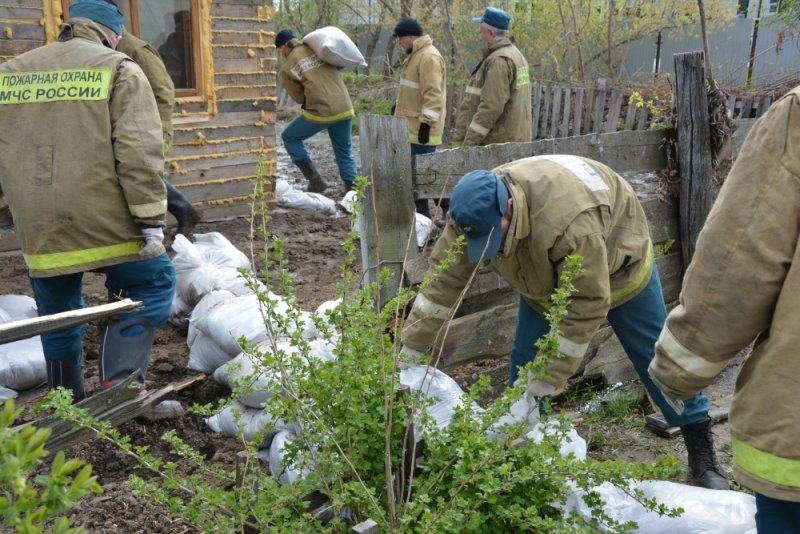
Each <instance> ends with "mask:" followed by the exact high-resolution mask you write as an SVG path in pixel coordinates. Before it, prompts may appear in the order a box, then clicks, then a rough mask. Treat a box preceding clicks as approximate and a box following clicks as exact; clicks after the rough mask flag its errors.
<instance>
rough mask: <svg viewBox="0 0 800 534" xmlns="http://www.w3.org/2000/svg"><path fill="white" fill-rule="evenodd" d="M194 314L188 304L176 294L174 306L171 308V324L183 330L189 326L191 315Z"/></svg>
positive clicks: (173, 300) (173, 301)
mask: <svg viewBox="0 0 800 534" xmlns="http://www.w3.org/2000/svg"><path fill="white" fill-rule="evenodd" d="M191 313H192V308H191V307H190V306H189V305H188V304H186V303H185V302H184V301H183V299H182V298H181V297H180V295H178V293H175V297H174V298H173V299H172V305H171V306H170V308H169V322H170V324H172V325H175V326H177V327H179V328H183V327H185V326H187V325H188V324H189V315H191Z"/></svg>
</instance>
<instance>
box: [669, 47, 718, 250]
mask: <svg viewBox="0 0 800 534" xmlns="http://www.w3.org/2000/svg"><path fill="white" fill-rule="evenodd" d="M703 65H704V59H703V53H702V52H689V53H686V54H676V55H675V102H676V109H677V118H678V151H677V153H678V167H679V170H680V176H681V192H680V204H679V205H680V221H681V232H680V235H681V245H682V247H683V261H684V265H689V263H690V262H691V260H692V256H693V255H694V249H695V246H696V244H697V238H698V236H699V234H700V230H701V229H702V227H703V224H704V223H705V221H706V217H707V216H708V212H709V211H710V210H711V205H712V204H713V203H714V184H713V182H712V177H713V175H714V172H713V166H712V162H711V135H710V126H709V119H708V100H707V96H706V88H705V80H706V77H705V70H704V66H703Z"/></svg>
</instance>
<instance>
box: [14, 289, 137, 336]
mask: <svg viewBox="0 0 800 534" xmlns="http://www.w3.org/2000/svg"><path fill="white" fill-rule="evenodd" d="M141 306H142V303H141V302H138V301H133V300H131V299H123V300H120V301H119V302H112V303H109V304H101V305H99V306H89V307H86V308H82V309H80V310H70V311H65V312H61V313H55V314H52V315H43V316H41V317H32V318H30V319H23V320H20V321H9V322H7V323H3V324H0V344H2V343H11V342H12V341H18V340H20V339H27V338H29V337H34V336H38V335H39V334H44V333H45V332H52V331H53V330H60V329H62V328H67V327H70V326H75V325H79V324H83V323H88V322H89V321H94V320H95V319H101V318H103V317H109V316H111V315H116V314H118V313H122V312H126V311H131V310H135V309H138V308H140V307H141Z"/></svg>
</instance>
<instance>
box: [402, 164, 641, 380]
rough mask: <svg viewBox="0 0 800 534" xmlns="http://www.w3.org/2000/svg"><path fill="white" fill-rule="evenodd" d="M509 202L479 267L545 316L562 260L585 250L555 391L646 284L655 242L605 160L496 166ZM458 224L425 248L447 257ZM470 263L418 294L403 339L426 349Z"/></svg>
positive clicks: (554, 372) (553, 371) (437, 258)
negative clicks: (508, 213) (611, 316)
mask: <svg viewBox="0 0 800 534" xmlns="http://www.w3.org/2000/svg"><path fill="white" fill-rule="evenodd" d="M492 172H494V173H495V174H496V175H497V176H498V177H499V178H500V179H501V180H503V182H504V183H505V184H506V186H507V187H508V189H509V191H510V193H511V198H512V199H513V217H512V220H511V224H510V227H509V229H508V233H507V236H506V240H505V245H504V247H503V249H502V250H500V251H499V252H498V253H497V254H496V255H495V256H494V257H493V258H492V259H491V260H489V261H488V262H487V263H486V264H485V266H486V267H487V268H488V269H490V270H492V271H494V272H496V273H497V274H498V275H500V276H501V277H502V278H503V279H504V280H505V281H506V282H508V284H509V285H510V286H511V287H512V288H513V289H514V290H515V291H517V292H518V293H520V294H521V295H522V296H523V297H524V298H525V300H526V302H527V303H528V304H530V305H531V306H532V307H533V308H534V309H536V310H537V311H539V312H544V311H545V308H546V307H547V306H548V305H549V299H550V296H551V295H552V294H553V292H554V290H555V289H556V287H557V285H558V283H559V282H558V277H559V274H560V272H561V267H562V264H563V260H564V258H565V257H566V256H568V255H570V254H580V255H581V256H582V258H583V259H582V262H583V267H584V269H585V271H584V273H583V274H582V275H580V276H579V277H577V278H576V279H575V280H574V282H573V283H574V285H575V287H576V288H577V292H576V294H575V295H573V297H572V303H571V305H570V308H569V314H568V316H567V317H566V318H565V319H564V321H563V322H562V323H561V325H560V327H561V330H562V331H563V337H562V339H561V340H560V341H561V343H562V344H561V351H562V354H563V355H564V356H565V357H564V358H560V359H556V360H555V361H554V362H553V364H552V365H551V367H550V368H549V369H548V374H549V375H550V378H548V381H549V382H551V383H553V385H555V386H556V387H559V386H560V385H562V384H563V382H565V381H566V379H567V378H568V377H569V376H571V375H572V374H573V373H574V371H575V370H576V369H577V367H578V366H579V365H580V362H581V359H582V358H583V355H584V353H585V352H586V348H587V347H588V344H589V341H590V340H591V339H592V336H593V335H594V333H595V332H596V331H597V329H598V328H599V327H600V325H601V324H602V323H603V321H604V320H605V317H606V314H607V312H608V310H609V309H610V308H611V307H614V306H619V305H620V304H623V303H624V302H627V301H628V300H630V299H631V298H633V297H634V296H635V295H637V294H638V293H639V292H640V291H641V290H642V289H643V288H644V287H645V286H646V285H647V283H648V282H649V281H650V274H651V272H652V261H653V255H652V244H651V242H650V233H649V230H648V227H647V220H646V218H645V215H644V210H643V209H642V206H641V204H640V203H639V200H638V198H637V197H636V194H635V193H634V191H633V189H632V188H631V186H630V185H629V184H628V183H627V182H626V181H625V180H624V179H623V178H622V177H620V176H619V175H618V174H616V173H615V172H614V171H613V170H611V169H610V168H608V167H607V166H605V165H603V164H601V163H598V162H596V161H592V160H589V159H585V158H579V157H576V156H562V155H552V156H536V157H531V158H526V159H521V160H517V161H514V162H511V163H508V164H505V165H501V166H500V167H497V168H495V169H493V171H492ZM458 235H459V234H458V230H457V228H456V226H455V223H454V222H453V221H452V220H449V221H448V224H447V226H446V227H445V230H444V232H443V233H442V236H441V237H440V238H439V240H438V241H437V242H436V245H435V246H434V249H433V252H432V254H431V264H432V265H435V264H439V263H440V262H442V261H443V260H444V259H445V258H446V257H447V251H448V250H449V249H450V247H451V246H452V244H453V243H454V241H455V240H456V238H457V237H458ZM475 268H476V265H474V264H470V263H469V260H468V259H467V255H466V254H461V255H460V257H459V260H458V261H457V262H456V263H454V264H453V265H452V266H451V267H449V268H448V269H446V270H445V271H443V272H442V273H441V274H439V275H437V277H436V278H435V279H434V281H433V282H432V283H431V284H430V285H429V286H428V287H427V288H426V289H425V291H424V292H423V293H422V294H421V295H418V296H417V300H416V301H415V303H414V307H413V308H412V311H411V314H410V315H409V317H408V320H407V321H406V326H405V327H404V329H403V336H402V337H403V343H405V344H406V345H408V346H409V347H411V348H412V349H416V350H422V351H425V350H427V349H428V348H429V347H431V346H432V345H433V344H434V341H437V343H438V341H439V340H436V336H437V335H438V333H439V330H440V328H441V326H442V324H443V322H444V320H445V319H446V317H447V313H448V311H449V309H450V308H451V307H452V306H453V305H454V304H455V302H456V300H457V299H458V296H459V295H460V293H461V291H462V289H463V288H464V286H465V285H466V283H467V281H468V279H469V278H470V276H471V273H472V271H473V270H474V269H475Z"/></svg>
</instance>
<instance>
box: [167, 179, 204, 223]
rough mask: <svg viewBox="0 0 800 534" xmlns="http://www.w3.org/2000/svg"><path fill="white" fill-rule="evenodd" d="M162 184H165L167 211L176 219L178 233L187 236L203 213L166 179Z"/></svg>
mask: <svg viewBox="0 0 800 534" xmlns="http://www.w3.org/2000/svg"><path fill="white" fill-rule="evenodd" d="M164 185H165V186H167V211H168V212H170V213H171V214H172V216H173V217H175V220H176V221H178V233H179V234H183V235H185V236H188V235H189V234H191V233H192V231H194V227H195V225H196V224H197V223H199V222H200V220H201V219H202V218H203V214H202V213H201V212H200V211H199V210H198V209H197V208H195V207H194V206H193V205H192V203H191V202H189V199H188V198H186V195H184V194H183V193H181V191H180V190H179V189H178V188H177V187H175V186H174V185H172V184H171V183H169V182H168V181H167V180H164Z"/></svg>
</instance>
